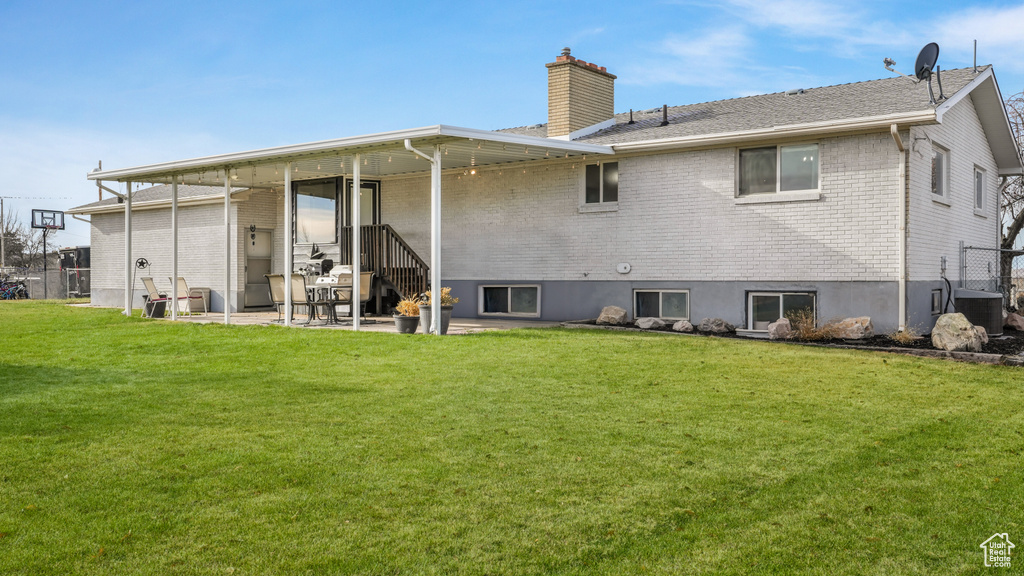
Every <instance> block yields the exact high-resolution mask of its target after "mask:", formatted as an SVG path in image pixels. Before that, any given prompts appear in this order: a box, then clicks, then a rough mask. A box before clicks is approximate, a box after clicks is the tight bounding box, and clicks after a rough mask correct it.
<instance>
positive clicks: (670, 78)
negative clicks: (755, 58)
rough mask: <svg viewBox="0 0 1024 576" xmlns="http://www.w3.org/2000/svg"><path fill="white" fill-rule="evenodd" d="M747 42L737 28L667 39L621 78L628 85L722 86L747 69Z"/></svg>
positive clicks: (745, 36)
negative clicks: (741, 70)
mask: <svg viewBox="0 0 1024 576" xmlns="http://www.w3.org/2000/svg"><path fill="white" fill-rule="evenodd" d="M750 44H751V41H750V38H749V37H748V36H747V35H746V33H745V32H744V31H743V30H742V29H741V28H740V27H733V28H724V29H719V30H712V31H710V32H708V33H706V34H704V35H703V36H696V37H686V38H684V37H682V36H679V35H675V34H673V35H670V36H668V37H667V38H665V39H664V40H663V41H661V42H660V43H659V44H657V45H656V46H654V47H653V49H652V52H653V53H654V54H655V56H654V57H653V58H651V59H649V60H647V61H645V62H643V63H641V64H640V65H637V66H634V67H633V69H631V70H627V73H626V74H623V79H624V81H626V82H627V83H631V84H658V83H672V84H684V85H688V86H726V85H729V84H730V83H733V82H734V81H735V80H736V78H737V74H738V73H739V69H741V68H743V67H745V66H747V64H748V63H747V61H746V54H747V53H748V51H749V47H750Z"/></svg>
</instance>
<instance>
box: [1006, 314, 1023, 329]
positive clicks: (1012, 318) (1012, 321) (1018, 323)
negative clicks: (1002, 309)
mask: <svg viewBox="0 0 1024 576" xmlns="http://www.w3.org/2000/svg"><path fill="white" fill-rule="evenodd" d="M1003 326H1006V327H1007V328H1013V329H1014V330H1024V316H1021V315H1020V314H1016V313H1014V312H1010V313H1009V314H1007V315H1006V320H1005V321H1003Z"/></svg>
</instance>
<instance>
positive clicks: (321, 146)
mask: <svg viewBox="0 0 1024 576" xmlns="http://www.w3.org/2000/svg"><path fill="white" fill-rule="evenodd" d="M422 138H465V139H468V140H487V141H490V142H499V143H504V144H522V145H525V146H537V147H544V148H551V149H558V150H561V151H564V152H578V153H586V154H612V153H613V151H612V148H611V147H610V146H602V145H597V144H583V143H579V142H563V141H560V140H554V139H552V138H538V137H536V136H522V135H519V134H508V133H504V132H494V131H492V130H477V129H473V128H460V127H458V126H447V125H444V124H438V125H435V126H425V127H422V128H411V129H406V130H394V131H391V132H380V133H377V134H366V135H363V136H351V137H348V138H338V139H335V140H322V141H319V142H309V143H306V144H293V145H288V146H277V147H274V148H262V149H259V150H250V151H247V152H235V153H231V154H220V155H216V156H205V157H201V158H192V159H188V160H177V161H174V162H163V163H160V164H149V165H145V166H136V167H133V168H123V169H119V170H104V171H96V172H90V173H89V174H88V179H89V180H115V181H131V180H133V179H137V180H138V181H140V182H146V181H148V179H157V178H165V177H167V176H170V175H173V174H182V173H189V172H196V171H197V170H200V169H203V170H207V171H208V170H215V169H216V170H219V169H223V168H225V167H230V166H236V165H244V164H252V163H259V162H273V161H288V160H290V159H293V158H298V157H302V156H308V155H311V154H328V153H343V154H355V153H358V152H360V151H366V150H365V148H367V147H379V146H387V145H394V146H395V147H396V148H402V147H403V145H404V144H403V143H404V141H405V140H406V139H409V140H416V139H422Z"/></svg>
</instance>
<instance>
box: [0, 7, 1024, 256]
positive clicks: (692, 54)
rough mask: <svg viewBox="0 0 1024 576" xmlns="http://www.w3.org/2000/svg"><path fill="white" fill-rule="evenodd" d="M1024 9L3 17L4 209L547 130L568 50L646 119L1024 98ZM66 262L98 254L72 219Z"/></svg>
mask: <svg viewBox="0 0 1024 576" xmlns="http://www.w3.org/2000/svg"><path fill="white" fill-rule="evenodd" d="M1022 23H1024V3H1007V2H995V3H992V2H985V3H982V2H955V3H954V2H878V1H872V0H868V1H864V2H856V3H849V4H844V3H838V2H826V1H821V0H801V1H793V0H784V1H771V0H762V1H754V0H730V1H726V2H703V1H686V0H680V1H649V2H648V1H634V2H629V3H618V2H599V1H591V2H587V3H567V2H550V1H549V2H524V1H520V2H503V3H496V2H493V3H492V2H466V3H461V2H438V3H435V2H429V1H420V2H376V3H371V2H358V3H357V2H301V1H295V2H288V3H284V2H282V3H273V2H262V3H255V2H215V1H207V2H187V1H177V2H160V3H157V2H141V1H136V2H114V1H111V2H61V1H57V0H53V1H50V2H38V1H31V2H23V1H20V0H5V1H4V2H2V3H0V87H2V88H0V171H2V174H3V175H4V183H3V185H2V186H0V196H20V197H46V198H70V199H69V200H56V199H55V200H16V199H15V200H6V201H5V207H10V208H13V209H17V210H19V212H21V213H22V214H23V218H24V219H25V220H26V221H27V219H28V212H29V210H30V209H31V208H52V209H67V208H70V207H72V206H76V205H80V204H84V203H87V202H90V201H94V200H95V199H96V188H95V185H94V184H93V183H92V182H89V181H87V180H86V179H85V175H86V173H87V172H88V171H89V170H91V169H92V168H94V167H95V166H96V162H97V160H100V159H102V160H103V165H104V167H105V168H123V167H129V166H135V165H139V164H148V163H152V162H161V161H168V160H177V159H183V158H191V157H196V156H204V155H209V154H217V153H224V152H234V151H240V150H249V149H254V148H263V147H267V146H275V145H280V144H294V143H300V142H308V141H314V140H322V139H328V138H337V137H342V136H351V135H357V134H366V133H373V132H381V131H385V130H394V129H400V128H411V127H416V126H425V125H431V124H439V123H444V124H453V125H457V126H467V127H472V128H484V129H494V128H503V127H508V126H520V125H525V124H533V123H537V122H545V121H546V120H547V94H546V91H547V79H546V69H545V68H544V64H545V63H547V62H551V61H553V60H554V58H555V57H556V56H557V55H558V54H559V52H560V51H561V49H562V47H563V46H570V47H571V48H572V52H573V55H574V56H577V57H578V58H581V59H583V60H587V61H589V62H595V63H597V64H599V65H601V66H606V67H607V68H608V71H609V72H611V73H613V74H616V75H617V76H618V80H617V81H616V87H615V88H616V95H615V100H616V102H615V107H616V110H617V111H626V110H628V109H629V108H635V109H643V108H652V107H655V106H660V105H661V104H670V105H679V104H688V103H693V102H702V101H708V100H716V99H721V98H731V97H736V96H744V95H749V94H756V93H764V92H774V91H779V90H786V89H789V88H797V87H814V86H824V85H830V84H838V83H846V82H856V81H861V80H870V79H876V78H884V77H888V76H890V73H889V72H887V71H886V70H884V69H883V68H882V59H883V58H884V57H887V56H888V57H891V58H893V59H895V60H896V62H897V66H896V67H897V69H899V70H901V71H903V72H906V73H911V72H912V68H913V61H914V58H915V57H916V55H917V52H918V50H919V49H920V48H921V46H923V45H924V44H926V43H928V42H931V41H935V42H938V43H939V45H940V46H941V54H940V57H939V65H940V66H942V67H943V68H958V67H963V66H970V65H971V63H972V48H973V45H972V41H973V40H974V39H977V40H978V62H979V63H982V64H993V65H994V66H995V69H996V75H997V78H998V80H999V83H1000V88H1001V89H1002V92H1003V96H1004V97H1006V96H1009V95H1011V94H1014V93H1017V92H1020V91H1021V90H1022V89H1024V42H1021V41H1020V27H1021V24H1022ZM57 243H60V244H62V245H86V244H88V243H89V231H88V226H87V225H85V224H82V223H79V222H74V221H71V220H70V219H69V224H68V230H67V231H66V232H62V233H60V234H59V235H58V239H57Z"/></svg>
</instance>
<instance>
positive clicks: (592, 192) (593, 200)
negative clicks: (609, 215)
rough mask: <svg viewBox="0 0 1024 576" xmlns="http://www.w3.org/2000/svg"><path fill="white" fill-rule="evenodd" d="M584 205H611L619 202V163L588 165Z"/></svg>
mask: <svg viewBox="0 0 1024 576" xmlns="http://www.w3.org/2000/svg"><path fill="white" fill-rule="evenodd" d="M583 201H584V203H585V204H588V205H594V204H612V203H615V202H618V201H619V163H618V162H601V163H598V164H588V165H587V166H586V175H585V182H584V192H583Z"/></svg>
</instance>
